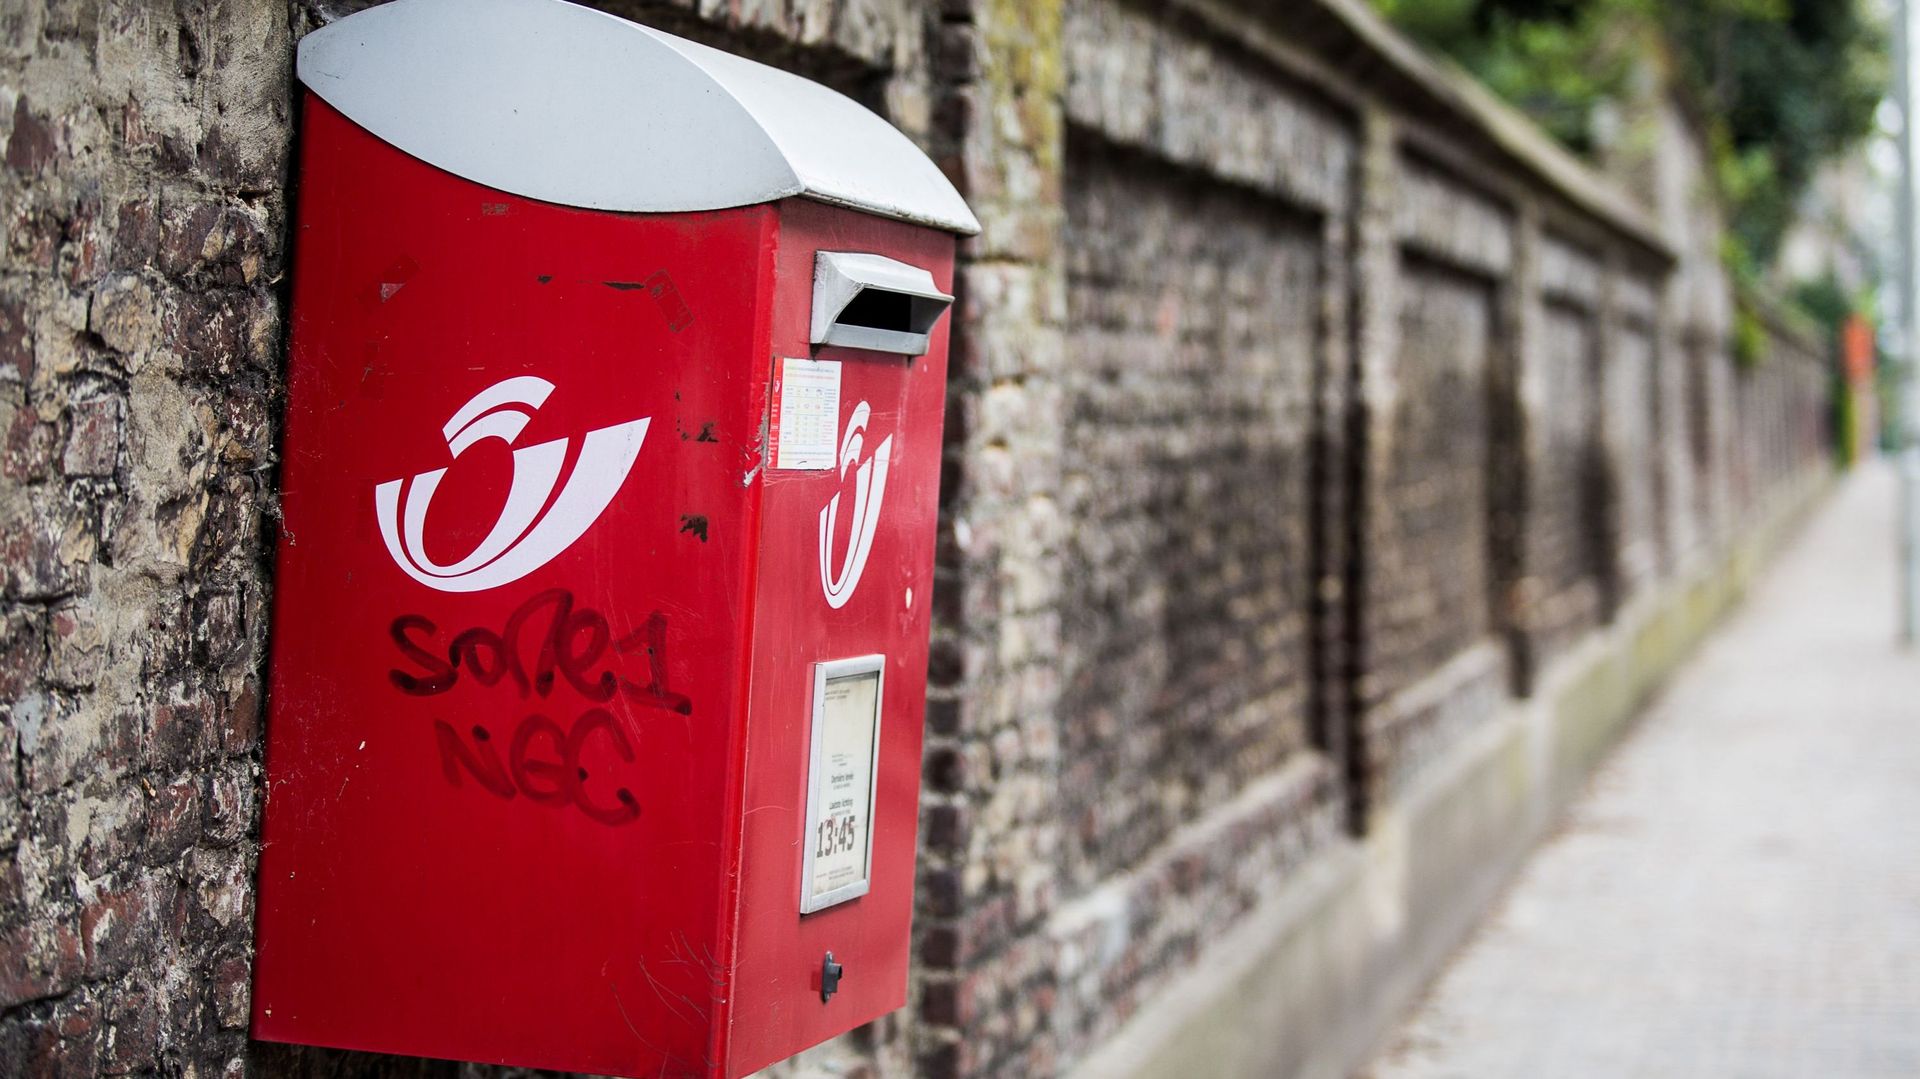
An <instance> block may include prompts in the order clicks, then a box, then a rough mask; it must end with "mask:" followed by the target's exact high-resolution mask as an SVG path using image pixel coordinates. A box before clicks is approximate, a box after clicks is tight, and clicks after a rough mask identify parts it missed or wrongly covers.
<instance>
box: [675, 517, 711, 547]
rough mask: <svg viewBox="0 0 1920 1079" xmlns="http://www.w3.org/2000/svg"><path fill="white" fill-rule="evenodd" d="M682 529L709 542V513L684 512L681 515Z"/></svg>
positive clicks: (701, 540) (702, 541) (703, 541)
mask: <svg viewBox="0 0 1920 1079" xmlns="http://www.w3.org/2000/svg"><path fill="white" fill-rule="evenodd" d="M680 531H682V532H691V533H693V534H694V535H695V536H698V537H699V538H700V542H701V543H705V542H707V515H706V514H704V513H683V514H681V515H680Z"/></svg>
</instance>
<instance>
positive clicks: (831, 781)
mask: <svg viewBox="0 0 1920 1079" xmlns="http://www.w3.org/2000/svg"><path fill="white" fill-rule="evenodd" d="M884 663H885V659H884V658H883V657H881V656H863V657H861V658H859V659H852V660H841V661H839V662H836V663H823V664H821V665H820V666H819V667H817V668H816V669H815V676H814V709H813V732H812V733H813V739H812V741H813V752H812V761H811V775H810V777H809V780H808V783H807V835H806V836H805V837H804V840H803V842H804V843H805V844H806V858H805V866H804V877H805V879H804V880H803V881H802V883H801V895H800V911H801V913H803V914H805V913H810V912H812V911H816V910H820V909H822V908H824V907H829V906H832V905H833V904H835V903H839V902H843V901H845V900H848V899H852V898H854V897H855V896H859V895H865V894H866V892H867V887H868V885H869V883H870V881H871V879H872V873H871V869H870V867H869V864H868V863H869V860H870V859H871V857H872V853H873V821H872V816H873V779H874V766H875V764H876V762H877V760H878V754H877V750H878V748H879V735H880V699H881V668H882V666H883V665H884Z"/></svg>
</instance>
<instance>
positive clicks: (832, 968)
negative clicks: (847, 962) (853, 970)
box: [820, 952, 847, 1004]
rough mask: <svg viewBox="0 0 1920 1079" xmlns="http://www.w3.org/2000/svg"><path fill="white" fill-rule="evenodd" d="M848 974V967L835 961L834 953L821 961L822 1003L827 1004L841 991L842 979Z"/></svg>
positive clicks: (829, 953) (828, 954) (830, 953)
mask: <svg viewBox="0 0 1920 1079" xmlns="http://www.w3.org/2000/svg"><path fill="white" fill-rule="evenodd" d="M846 972H847V968H846V967H843V966H841V965H840V964H838V963H836V962H834V961H833V953H832V952H828V953H827V954H826V957H825V958H823V959H821V960H820V1003H822V1004H825V1003H826V1002H827V1001H829V1000H831V999H832V998H833V995H834V994H835V993H838V992H839V991H840V978H841V976H842V975H844V974H846Z"/></svg>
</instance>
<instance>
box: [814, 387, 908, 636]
mask: <svg viewBox="0 0 1920 1079" xmlns="http://www.w3.org/2000/svg"><path fill="white" fill-rule="evenodd" d="M869 415H871V410H870V409H869V408H868V407H867V403H866V402H865V401H862V402H860V403H859V404H858V405H855V406H854V409H853V418H852V419H850V420H849V421H847V433H846V435H845V436H843V437H842V438H841V439H840V482H841V483H843V484H844V483H845V482H846V479H847V466H849V465H851V464H853V462H854V461H856V460H859V458H860V444H861V441H862V438H861V432H862V431H864V430H865V429H866V426H867V417H868V416H869ZM892 458H893V436H892V435H888V436H887V437H886V438H885V439H884V440H882V441H881V443H880V447H879V448H878V449H876V450H874V451H873V456H872V457H871V458H869V459H868V460H867V461H865V462H863V463H862V464H861V465H860V471H859V472H858V473H856V478H855V480H854V488H853V530H852V535H851V536H850V537H849V539H848V541H847V558H846V561H845V562H843V563H842V564H841V566H840V572H839V573H838V574H836V573H834V572H833V531H834V529H833V526H834V523H835V522H836V521H837V520H838V519H839V517H840V495H839V494H838V493H835V494H834V496H833V499H832V500H831V501H829V502H828V503H827V508H826V509H823V510H821V511H820V587H821V589H823V590H824V591H825V592H826V594H827V606H829V607H832V608H833V609H834V610H839V609H840V608H842V607H845V606H846V605H847V601H848V600H850V599H852V598H853V590H854V589H855V588H856V587H858V586H859V584H860V573H861V571H862V570H864V569H866V568H867V555H868V554H870V553H872V551H873V531H874V529H875V528H877V527H878V526H879V524H880V504H881V503H882V502H883V501H885V500H886V497H887V466H888V464H889V463H890V462H891V460H892Z"/></svg>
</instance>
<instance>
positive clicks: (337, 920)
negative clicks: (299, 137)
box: [253, 99, 911, 1075]
mask: <svg viewBox="0 0 1920 1079" xmlns="http://www.w3.org/2000/svg"><path fill="white" fill-rule="evenodd" d="M302 157H303V168H302V174H301V181H302V186H301V191H300V204H299V232H298V235H297V240H296V273H297V277H296V280H295V296H294V313H293V338H292V357H291V370H290V385H289V405H288V415H287V428H286V443H285V464H284V473H283V478H284V490H285V502H284V510H285V519H284V526H283V530H282V535H281V544H280V554H279V571H278V575H277V578H276V584H275V586H276V589H277V596H276V608H275V626H274V655H273V674H272V694H271V700H270V720H269V724H270V725H269V730H268V757H267V767H268V795H267V806H266V822H265V832H264V844H265V845H264V850H263V852H262V858H261V884H260V907H259V961H258V968H257V981H256V987H255V993H254V998H253V1005H254V1032H255V1034H256V1035H257V1036H260V1037H264V1038H269V1039H274V1040H286V1041H297V1042H304V1043H310V1044H321V1045H331V1046H342V1047H349V1048H357V1049H369V1050H383V1051H393V1052H403V1053H412V1054H420V1055H431V1056H444V1057H451V1058H458V1059H467V1060H482V1061H499V1062H512V1063H515V1064H523V1065H538V1066H546V1067H554V1068H562V1069H569V1070H581V1071H593V1072H616V1073H621V1074H629V1075H632V1074H646V1075H654V1074H664V1075H696V1074H711V1073H712V1072H713V1071H714V1070H716V1069H717V1067H718V1066H719V1065H718V1064H717V1063H716V1060H715V1056H716V1046H715V1037H714V1035H715V1028H716V1027H717V1026H719V1025H720V1024H721V1023H722V1022H723V1016H724V1013H725V1009H726V1007H727V1000H726V985H727V982H728V979H729V977H730V971H729V970H728V967H727V959H726V956H727V953H728V951H729V948H728V941H727V939H726V938H727V936H728V935H729V934H730V932H731V913H730V906H729V904H730V903H731V902H732V898H733V897H732V896H731V895H730V894H728V893H729V889H730V886H729V885H728V883H727V882H728V881H729V880H730V879H731V877H732V873H733V868H734V859H735V857H736V855H737V821H738V806H739V802H740V797H741V787H740V784H741V777H740V775H739V774H738V764H737V761H738V757H739V749H740V744H739V741H738V738H739V733H740V732H739V726H740V724H741V723H742V721H743V720H742V716H743V712H744V696H743V687H744V685H745V678H746V674H747V666H746V659H747V633H748V629H749V622H750V613H751V612H750V604H751V599H750V581H751V579H752V572H751V562H752V559H753V558H754V549H755V545H756V543H757V542H759V541H760V534H759V529H758V522H757V508H756V504H755V501H756V498H757V494H758V489H757V487H756V486H755V477H756V474H755V469H756V467H757V464H758V460H759V457H758V453H759V444H760V439H761V437H762V428H761V424H762V420H763V417H764V415H765V395H766V380H765V375H766V370H767V368H766V357H767V347H766V341H767V337H768V326H769V322H770V318H771V309H770V302H769V297H770V289H771V287H772V264H771V261H770V259H769V257H768V256H769V253H770V252H771V250H772V244H773V239H774V233H775V228H776V225H777V212H776V209H775V207H772V206H759V207H749V208H744V209H738V210H727V211H717V212H709V213H695V214H685V215H644V216H642V215H619V214H604V213H594V212H589V211H583V210H577V209H569V208H564V207H559V206H553V205H549V204H544V203H539V202H535V201H531V200H528V199H523V198H518V197H515V196H511V195H506V194H502V193H500V192H498V191H494V190H490V189H488V188H485V187H481V186H478V185H476V184H473V183H470V182H467V181H465V180H461V179H459V178H457V177H454V176H452V175H451V174H448V173H445V172H442V171H440V170H438V169H435V168H433V167H431V166H428V165H426V164H423V163H421V162H420V161H418V160H416V159H414V158H411V157H408V156H407V155H405V154H402V153H400V152H399V151H397V150H395V149H393V148H392V147H390V146H387V145H386V144H384V143H382V142H380V141H379V140H377V139H375V138H373V137H372V136H371V135H369V134H367V133H366V132H365V131H363V130H361V129H360V128H358V127H356V126H354V125H353V124H352V123H350V122H348V121H346V120H345V119H343V118H342V117H341V116H340V115H339V114H338V113H336V112H334V111H333V110H332V109H331V108H330V107H329V106H327V105H325V104H323V103H321V102H319V101H318V100H317V99H310V100H309V105H308V108H307V115H306V128H305V132H304V145H303V155H302ZM908 834H909V835H910V831H909V833H908ZM908 842H909V843H910V842H911V840H910V839H909V840H908Z"/></svg>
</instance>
